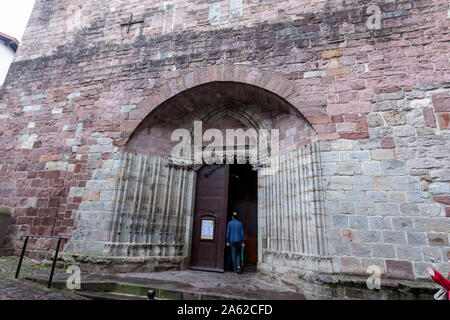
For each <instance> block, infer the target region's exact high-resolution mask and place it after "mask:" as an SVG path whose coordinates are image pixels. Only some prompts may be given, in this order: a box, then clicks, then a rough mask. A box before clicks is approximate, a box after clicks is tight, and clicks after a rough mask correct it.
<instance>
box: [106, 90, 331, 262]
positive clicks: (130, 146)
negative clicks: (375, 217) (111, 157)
mask: <svg viewBox="0 0 450 320" xmlns="http://www.w3.org/2000/svg"><path fill="white" fill-rule="evenodd" d="M195 122H202V126H201V128H200V129H198V128H197V129H196V127H195ZM180 128H181V129H184V130H186V131H187V132H188V133H189V134H190V135H193V136H194V137H192V140H189V144H190V143H194V142H195V135H196V134H199V136H200V137H203V138H204V137H205V135H206V132H207V131H208V130H210V129H213V130H215V132H216V133H220V134H223V136H226V131H227V129H242V130H244V131H245V130H249V129H252V130H255V131H256V132H259V131H258V130H260V129H269V130H277V131H278V132H279V145H278V147H277V148H273V149H270V152H268V153H267V154H265V155H264V157H265V158H266V160H267V159H268V160H269V161H268V162H264V161H262V162H261V158H258V160H257V162H256V163H254V164H253V165H254V166H255V168H257V169H258V171H257V172H256V171H254V172H255V173H254V174H255V176H256V179H257V183H256V186H257V191H256V192H257V196H256V199H250V198H251V197H253V196H251V197H247V196H244V197H243V198H242V197H241V198H240V197H237V196H236V197H234V198H233V199H230V198H229V197H228V194H226V191H229V190H228V189H227V187H226V185H225V182H223V184H222V185H221V188H219V189H217V190H216V191H217V194H213V198H214V197H216V199H218V197H219V196H220V199H222V200H223V201H217V203H221V205H220V206H219V207H216V208H215V209H214V210H211V207H214V205H216V203H212V204H208V201H206V204H204V205H203V204H202V203H203V202H204V201H205V200H204V197H208V192H212V188H208V187H206V188H204V187H199V186H198V183H199V182H200V179H199V178H198V177H199V176H200V177H202V175H204V174H205V173H204V172H203V171H202V170H211V169H208V168H207V167H206V168H205V169H202V168H203V166H204V165H205V163H204V162H202V163H200V164H196V163H188V162H183V161H182V162H178V161H177V159H176V158H173V157H172V156H171V155H172V153H171V151H172V150H173V148H174V147H175V146H176V145H177V144H179V143H180V141H179V140H175V141H174V140H172V139H171V138H172V133H173V132H174V130H177V129H180ZM314 135H315V132H314V129H313V128H312V126H311V125H310V123H309V122H308V121H307V120H306V119H305V118H304V117H303V115H302V114H301V113H300V112H299V111H298V109H297V108H294V107H293V106H292V105H291V104H289V103H288V102H286V101H285V100H283V99H281V98H280V97H279V96H277V95H275V94H273V93H271V92H269V91H267V90H264V89H261V88H258V87H256V86H253V85H248V84H243V83H236V82H212V83H207V84H204V85H201V86H197V87H194V88H191V89H188V90H186V91H183V92H182V93H180V94H178V95H176V96H175V97H173V98H171V99H169V100H167V101H165V102H164V103H162V104H160V106H159V107H157V108H156V109H154V110H153V111H152V112H151V113H150V114H149V115H148V116H147V117H146V118H145V120H144V121H142V122H141V123H140V125H139V126H138V127H137V129H136V130H135V132H134V133H133V135H132V136H131V138H130V139H129V140H128V142H127V144H126V145H125V146H124V147H123V149H122V151H123V153H122V160H121V162H120V165H119V167H120V170H122V172H121V174H120V179H119V181H118V187H117V192H116V193H115V195H114V205H115V207H114V209H113V210H114V214H113V217H112V219H111V222H110V230H109V241H108V243H106V246H105V254H106V255H114V256H120V257H121V256H125V257H148V258H149V260H151V261H152V263H157V264H172V265H178V266H182V267H196V266H197V267H201V268H210V269H212V270H218V271H221V270H222V269H223V268H224V262H225V259H224V256H223V246H224V236H225V235H224V229H225V226H226V221H227V215H228V214H229V213H230V211H231V210H233V209H235V210H240V211H241V212H242V213H241V219H242V220H244V222H246V221H250V220H252V221H253V220H255V219H256V220H257V223H256V224H252V225H250V224H248V225H247V226H246V231H247V232H248V236H249V237H250V236H253V237H254V238H256V239H257V240H256V241H254V239H252V241H251V244H250V243H248V245H249V247H251V248H248V249H249V250H247V251H246V252H247V253H248V254H250V253H251V255H250V256H246V261H249V262H255V261H256V262H257V263H258V267H259V266H261V265H272V264H283V263H284V261H285V259H284V257H285V256H286V254H288V255H299V256H307V257H317V256H322V255H324V254H326V237H325V230H326V226H325V218H324V212H323V202H322V198H321V197H322V195H321V191H322V190H323V189H322V182H321V164H320V150H319V148H318V146H317V144H316V143H314V142H313V137H314ZM260 137H261V135H258V139H259V138H260ZM200 141H201V142H200V143H201V146H200V149H202V148H205V147H207V146H208V145H209V144H210V143H211V140H208V139H206V140H205V139H203V140H200ZM247 142H248V141H247V140H245V142H244V143H243V144H242V145H238V146H236V148H237V149H239V147H240V148H241V149H240V150H244V149H245V148H247V147H248V144H249V143H247ZM188 154H189V153H188ZM260 155H261V154H260ZM264 157H263V158H264ZM244 163H245V162H244ZM206 164H208V165H210V164H209V163H206ZM216 164H217V165H219V166H220V164H219V163H216ZM233 164H234V163H233ZM233 164H230V165H231V166H230V167H226V168H227V170H228V173H226V174H225V173H224V177H226V179H227V180H228V181H227V183H228V185H229V182H230V172H232V174H236V173H233V170H234V169H233V167H232V166H233ZM236 170H239V169H236ZM199 172H200V173H199ZM202 179H203V178H202ZM224 179H225V178H224ZM206 180H207V179H205V181H206ZM210 181H212V180H210ZM254 185H255V184H254ZM252 188H253V187H252ZM202 192H206V193H205V194H202ZM228 193H229V192H228ZM229 194H231V193H229ZM240 194H241V195H242V194H245V192H240ZM199 195H200V198H199V197H198V196H199ZM202 197H203V198H202ZM253 198H255V197H253ZM255 201H256V207H257V210H254V207H255ZM229 205H231V207H229ZM202 206H204V208H202ZM196 208H200V209H199V210H200V211H202V210H203V212H201V213H200V214H201V216H200V217H199V218H197V217H196V216H195V212H196ZM219 209H220V210H219ZM208 210H209V211H213V212H208ZM218 211H220V217H219V216H218V215H217V212H218ZM255 211H256V214H255ZM219 220H220V223H221V226H219V227H220V228H221V229H220V230H219V231H217V230H218V229H217V228H215V227H216V226H218V225H217V223H216V221H219ZM202 225H203V226H204V227H205V230H209V233H208V232H205V234H204V238H203V239H201V240H202V244H204V246H203V247H202V248H201V247H199V246H198V243H196V241H197V242H198V241H200V240H199V239H200V238H201V237H202ZM255 225H256V232H255V230H254V228H255ZM211 230H212V231H211ZM211 232H212V235H211ZM215 232H219V233H217V234H216V233H215ZM250 233H251V234H250ZM211 236H212V237H213V239H208V237H211ZM215 236H217V238H215ZM215 239H217V240H218V242H217V243H211V242H214V241H215ZM219 240H220V241H219ZM208 241H209V243H208ZM255 247H256V248H257V249H256V250H255V249H254V248H255ZM255 256H256V259H255ZM202 259H204V260H205V261H206V262H205V263H203V262H202V263H199V261H200V260H202ZM308 259H309V258H308ZM286 261H287V260H286ZM288 262H289V263H292V262H290V261H288ZM312 263H315V262H314V261H313V262H312Z"/></svg>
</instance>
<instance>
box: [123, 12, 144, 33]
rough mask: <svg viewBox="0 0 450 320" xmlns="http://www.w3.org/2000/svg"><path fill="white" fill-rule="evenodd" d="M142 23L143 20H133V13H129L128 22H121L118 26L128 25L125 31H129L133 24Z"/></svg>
mask: <svg viewBox="0 0 450 320" xmlns="http://www.w3.org/2000/svg"><path fill="white" fill-rule="evenodd" d="M137 23H144V20H139V21H133V14H131V17H130V20H129V21H128V22H125V23H122V24H121V25H120V26H121V27H123V26H128V30H127V33H130V28H131V26H132V25H133V24H137Z"/></svg>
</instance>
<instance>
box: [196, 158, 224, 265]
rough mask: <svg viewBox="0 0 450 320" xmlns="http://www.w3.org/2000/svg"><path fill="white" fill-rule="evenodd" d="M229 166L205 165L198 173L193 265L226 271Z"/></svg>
mask: <svg viewBox="0 0 450 320" xmlns="http://www.w3.org/2000/svg"><path fill="white" fill-rule="evenodd" d="M228 173H229V166H227V165H223V166H219V165H213V166H204V167H203V168H202V169H200V170H199V172H198V174H197V188H196V195H195V211H194V228H193V233H192V255H191V268H192V269H197V270H207V271H219V272H223V271H224V270H223V265H224V263H223V262H224V261H223V258H224V257H223V252H224V251H223V250H224V247H225V231H226V216H227V204H228V176H229V174H228Z"/></svg>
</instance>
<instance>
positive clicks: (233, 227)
mask: <svg viewBox="0 0 450 320" xmlns="http://www.w3.org/2000/svg"><path fill="white" fill-rule="evenodd" d="M244 241H245V235H244V226H243V225H242V223H241V222H240V221H238V220H231V221H230V222H228V226H227V242H244Z"/></svg>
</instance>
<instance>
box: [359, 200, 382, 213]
mask: <svg viewBox="0 0 450 320" xmlns="http://www.w3.org/2000/svg"><path fill="white" fill-rule="evenodd" d="M355 207H356V214H359V215H365V216H374V215H377V209H376V207H375V205H374V204H373V203H371V202H368V201H366V202H357V203H356V205H355Z"/></svg>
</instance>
